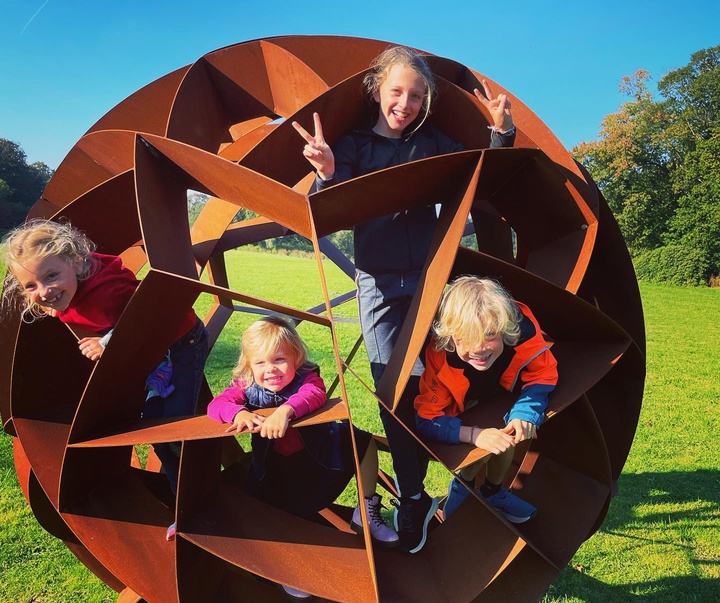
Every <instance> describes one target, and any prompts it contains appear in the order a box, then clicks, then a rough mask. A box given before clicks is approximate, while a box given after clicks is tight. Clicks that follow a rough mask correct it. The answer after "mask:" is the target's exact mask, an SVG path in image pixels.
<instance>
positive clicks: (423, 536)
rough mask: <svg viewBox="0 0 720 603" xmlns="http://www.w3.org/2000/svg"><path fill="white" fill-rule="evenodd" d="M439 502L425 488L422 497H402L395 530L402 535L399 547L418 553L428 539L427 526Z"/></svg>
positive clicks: (396, 515) (408, 551)
mask: <svg viewBox="0 0 720 603" xmlns="http://www.w3.org/2000/svg"><path fill="white" fill-rule="evenodd" d="M437 508H438V503H437V501H436V500H435V499H434V498H430V497H429V496H428V494H427V492H425V490H423V491H422V492H421V493H420V498H418V499H417V500H416V499H413V498H405V497H401V498H400V505H399V506H398V507H397V508H396V509H395V530H397V533H398V536H399V537H400V542H399V545H398V546H399V548H400V549H401V550H403V551H405V552H407V553H417V552H418V551H419V550H420V549H421V548H423V546H425V540H427V527H428V524H429V523H430V520H431V519H432V517H433V515H435V511H437Z"/></svg>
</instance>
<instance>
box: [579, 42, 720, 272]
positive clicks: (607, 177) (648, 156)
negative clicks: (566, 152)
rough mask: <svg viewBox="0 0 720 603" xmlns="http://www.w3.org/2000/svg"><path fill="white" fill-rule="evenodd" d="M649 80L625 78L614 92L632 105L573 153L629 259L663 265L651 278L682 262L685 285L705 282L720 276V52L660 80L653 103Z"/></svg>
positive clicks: (638, 75) (701, 55) (700, 55)
mask: <svg viewBox="0 0 720 603" xmlns="http://www.w3.org/2000/svg"><path fill="white" fill-rule="evenodd" d="M649 80H650V74H649V73H648V72H646V71H644V70H638V71H636V72H635V73H634V74H633V75H632V76H626V77H624V78H623V80H622V83H621V85H620V90H621V91H622V92H624V93H625V94H626V95H627V96H628V97H629V98H630V100H628V101H626V102H625V103H623V104H622V105H621V107H620V109H619V111H618V112H617V113H613V114H611V115H607V116H606V117H605V118H604V119H603V121H602V123H601V129H600V137H599V140H597V141H593V142H589V143H581V144H579V145H578V146H576V147H575V148H574V149H573V154H574V156H575V158H576V159H577V160H578V161H580V162H581V163H583V164H584V165H585V166H586V167H587V168H588V170H589V171H590V173H591V174H592V176H593V178H594V179H595V181H596V182H597V184H598V186H599V187H600V188H601V189H602V191H603V195H604V196H605V198H606V199H607V200H608V203H609V205H610V208H611V210H612V211H613V213H614V215H615V217H616V218H617V220H618V224H619V225H620V228H621V230H622V232H623V235H624V236H625V239H626V241H627V244H628V247H629V249H630V251H631V253H632V254H633V256H634V257H635V258H639V257H640V256H642V258H643V260H642V261H643V265H644V266H648V265H653V266H658V265H660V264H662V265H663V269H662V270H656V269H655V268H653V274H671V273H672V269H673V266H672V262H677V263H678V265H677V266H676V268H678V270H680V268H681V267H680V265H679V263H680V262H682V271H683V272H684V273H692V276H691V277H687V278H683V282H686V283H688V282H695V281H696V280H700V281H703V280H704V281H705V282H707V280H708V279H709V278H710V277H712V276H713V275H717V274H718V273H720V250H719V246H720V237H719V236H718V235H719V234H720V194H719V193H720V169H719V167H720V166H719V164H718V162H719V161H720V160H719V159H718V157H720V152H719V151H720V143H719V142H718V140H719V136H720V46H716V47H714V48H709V49H706V50H701V51H699V52H696V53H694V54H693V55H692V57H691V61H690V63H689V64H688V65H687V66H685V67H682V68H681V69H676V70H674V71H671V72H670V73H668V74H667V75H665V76H664V77H663V78H662V79H661V80H660V82H659V83H658V90H659V92H660V95H661V98H659V99H658V100H655V99H654V98H653V95H652V93H651V92H650V90H649V89H648V86H647V82H648V81H649ZM665 246H667V247H668V251H667V253H659V250H662V249H663V248H664V247H665ZM678 250H683V251H682V253H681V252H680V251H678ZM656 252H658V253H656ZM650 258H652V262H650ZM691 261H693V262H696V266H695V269H694V270H691V269H690V268H689V267H688V264H689V263H690V262H691ZM668 263H669V264H668ZM665 264H668V265H665Z"/></svg>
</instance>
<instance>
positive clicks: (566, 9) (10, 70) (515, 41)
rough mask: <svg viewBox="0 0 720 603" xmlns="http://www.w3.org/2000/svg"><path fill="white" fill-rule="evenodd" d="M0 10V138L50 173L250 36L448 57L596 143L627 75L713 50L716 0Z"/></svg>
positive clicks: (560, 131) (130, 3)
mask: <svg viewBox="0 0 720 603" xmlns="http://www.w3.org/2000/svg"><path fill="white" fill-rule="evenodd" d="M586 4H587V5H588V6H585V5H586ZM0 15H1V17H0V137H2V138H9V139H11V140H14V141H16V142H18V143H20V145H21V146H22V148H23V149H24V150H25V152H26V153H27V156H28V161H29V162H33V161H44V162H45V163H47V164H48V165H49V166H50V167H52V168H55V167H57V166H58V164H59V163H60V162H61V161H62V159H63V157H64V156H65V155H66V154H67V152H68V151H69V150H70V149H71V148H72V146H73V145H74V144H75V143H76V142H77V140H78V139H79V138H80V137H81V136H82V135H83V134H84V132H85V131H86V130H87V129H88V128H89V127H90V126H91V125H92V124H93V123H95V121H97V120H98V119H99V118H100V117H102V116H103V115H104V114H105V113H107V111H109V110H110V109H111V108H112V107H113V106H115V105H116V104H117V103H119V102H120V101H122V100H123V99H124V98H126V97H127V96H129V95H130V94H132V93H133V92H135V91H136V90H138V89H139V88H141V87H143V86H144V85H145V84H148V83H150V82H151V81H153V80H155V79H157V78H159V77H161V76H163V75H165V74H166V73H169V72H170V71H173V70H174V69H177V68H178V67H181V66H183V65H187V64H189V63H192V62H194V61H195V60H197V59H198V58H199V57H201V56H202V55H204V54H206V53H208V52H211V51H213V50H216V49H218V48H221V47H223V46H227V45H230V44H235V43H238V42H243V41H247V40H252V39H256V38H264V37H270V36H277V35H290V34H300V35H302V34H330V35H348V36H358V37H363V38H375V39H379V40H386V41H388V42H395V43H400V44H407V45H410V46H415V47H417V48H421V49H423V50H426V51H428V52H431V53H433V54H437V55H441V56H446V57H449V58H451V59H454V60H456V61H459V62H460V63H463V64H465V65H467V66H468V67H471V68H472V69H475V70H476V71H479V72H481V73H483V74H485V75H486V76H488V77H490V78H492V79H494V80H495V81H497V82H499V83H500V84H502V85H503V86H504V87H505V88H507V89H508V90H509V91H510V93H511V94H512V95H514V96H516V97H517V98H519V99H520V100H522V101H523V102H524V103H525V104H526V105H528V107H529V108H530V109H531V110H532V111H533V112H534V113H535V114H536V115H538V117H540V119H542V120H543V121H544V122H545V123H546V124H547V125H548V126H549V127H550V129H551V130H552V131H553V132H554V133H555V134H556V135H557V136H558V138H559V139H560V140H561V142H562V143H563V144H564V145H565V146H566V147H568V148H571V147H572V146H574V145H575V144H577V143H578V142H581V141H583V140H594V139H596V138H597V136H598V130H599V126H600V121H601V120H602V118H603V117H604V116H605V115H607V114H608V113H612V112H614V111H616V110H617V109H618V107H619V106H620V104H621V103H622V102H623V100H624V97H623V96H622V95H620V94H619V93H618V84H619V82H620V78H621V77H622V76H623V75H627V74H631V73H633V72H634V71H635V70H637V69H639V68H643V69H646V70H648V71H649V72H650V73H651V74H652V75H653V76H654V81H655V82H656V81H657V80H658V79H660V77H662V75H664V74H665V73H667V72H668V71H670V70H672V69H676V68H678V67H682V66H684V65H686V64H687V63H688V62H689V61H690V55H691V54H692V53H693V52H695V51H697V50H700V49H703V48H709V47H711V46H715V45H718V44H720V2H718V1H717V0H686V1H685V2H677V1H673V2H669V1H666V0H656V1H651V0H625V1H623V2H621V1H617V0H605V1H604V2H592V3H589V2H588V3H585V2H581V1H578V2H560V1H553V0H545V1H538V0H534V1H526V0H520V1H515V2H512V1H509V2H508V1H506V2H498V1H494V2H487V1H485V0H456V1H455V2H452V1H450V2H447V1H446V2H442V1H435V2H426V1H425V0H416V1H415V2H402V3H399V2H388V1H387V0H385V1H377V0H368V1H365V2H362V3H360V2H354V1H352V2H343V1H342V0H339V1H336V2H324V3H312V2H302V1H301V0H270V1H268V0H263V1H257V0H235V1H234V2H218V1H215V0H203V1H194V2H189V1H186V0H176V1H174V2H168V1H165V0H161V1H153V0H143V1H139V0H123V1H121V2H102V1H98V0H92V1H91V0H4V2H3V3H2V8H1V9H0Z"/></svg>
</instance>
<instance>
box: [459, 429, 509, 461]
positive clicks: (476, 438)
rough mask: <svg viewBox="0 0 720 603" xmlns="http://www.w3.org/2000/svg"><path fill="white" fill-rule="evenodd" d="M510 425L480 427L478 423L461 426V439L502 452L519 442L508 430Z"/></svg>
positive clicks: (495, 451)
mask: <svg viewBox="0 0 720 603" xmlns="http://www.w3.org/2000/svg"><path fill="white" fill-rule="evenodd" d="M508 428H509V426H506V427H504V428H503V429H495V428H494V427H487V428H483V427H478V426H477V425H473V426H466V425H463V426H462V427H461V428H460V441H461V442H465V443H466V444H472V445H473V446H475V447H476V448H482V449H483V450H487V451H488V452H491V453H493V454H502V453H503V452H505V451H506V450H508V449H509V448H512V447H513V446H515V444H517V439H516V438H515V437H514V436H513V435H512V433H511V432H510V431H508Z"/></svg>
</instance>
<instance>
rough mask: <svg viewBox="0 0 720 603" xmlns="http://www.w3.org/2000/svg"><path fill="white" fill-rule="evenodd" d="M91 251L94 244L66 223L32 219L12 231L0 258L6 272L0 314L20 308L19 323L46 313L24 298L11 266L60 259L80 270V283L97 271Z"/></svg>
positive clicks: (30, 320)
mask: <svg viewBox="0 0 720 603" xmlns="http://www.w3.org/2000/svg"><path fill="white" fill-rule="evenodd" d="M94 251H95V243H93V242H92V241H91V240H90V239H89V238H88V237H87V236H86V235H85V233H84V232H82V231H80V230H78V229H77V228H75V227H74V226H72V225H71V224H70V223H69V222H53V221H52V220H41V219H35V220H29V221H28V222H25V223H24V224H22V225H20V226H18V227H16V228H14V229H13V230H11V231H10V232H9V233H8V234H7V235H6V236H5V238H4V240H3V244H2V258H3V261H4V262H5V266H6V268H7V273H6V274H5V280H4V282H3V293H2V306H3V310H5V309H10V308H13V307H16V306H17V307H20V308H21V311H22V315H23V320H26V321H29V322H32V320H34V319H36V318H42V317H43V316H47V312H46V311H45V310H44V309H43V308H42V307H41V306H40V305H38V304H36V303H33V302H31V301H30V299H29V297H28V296H27V295H26V294H25V291H24V290H23V286H22V284H21V283H20V281H18V279H17V277H16V276H15V274H14V273H13V265H15V264H17V265H20V266H23V265H24V264H25V263H27V262H30V261H37V260H43V259H45V258H47V257H51V256H60V257H61V258H63V259H64V260H65V261H67V262H68V263H70V264H78V265H79V266H80V270H79V272H78V277H77V278H78V281H83V280H86V279H87V278H89V277H90V276H92V275H93V274H94V273H95V271H96V270H97V262H96V261H95V259H94V258H93V255H92V254H93V252H94Z"/></svg>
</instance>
